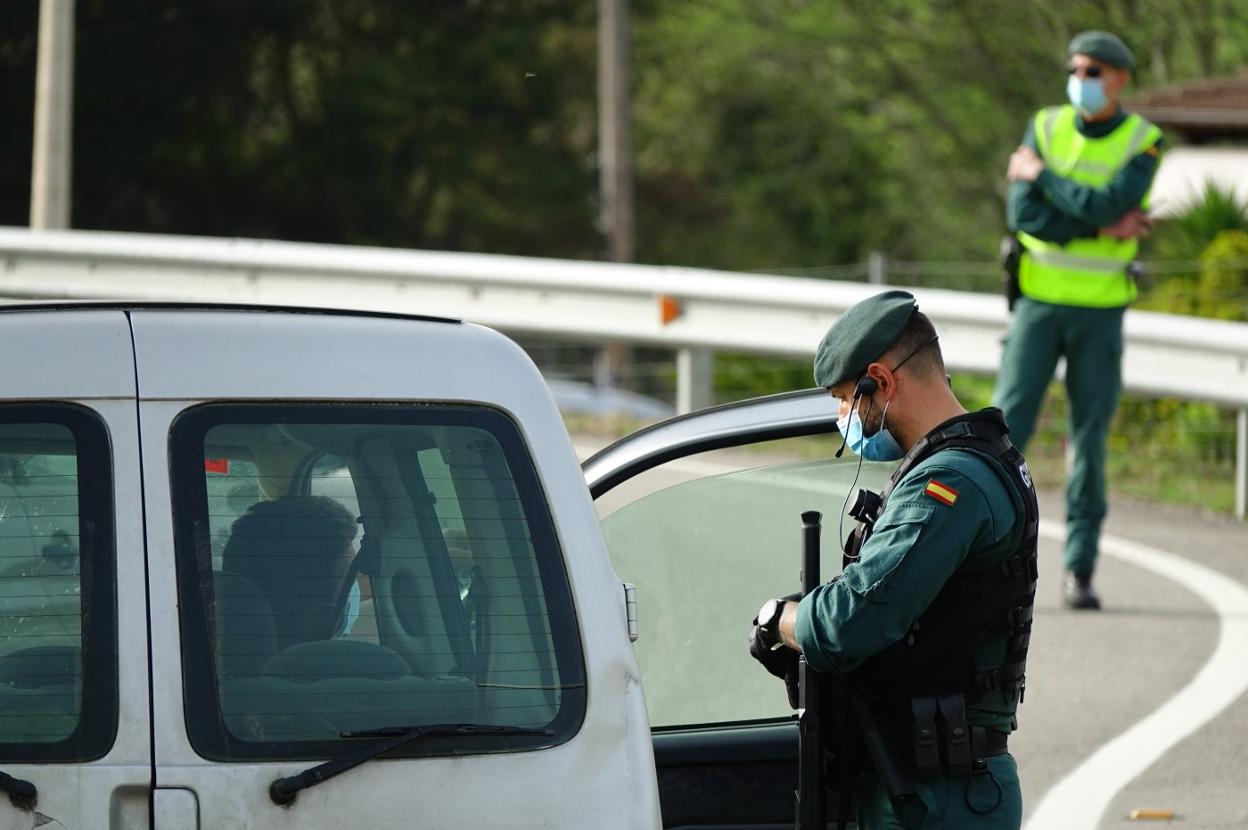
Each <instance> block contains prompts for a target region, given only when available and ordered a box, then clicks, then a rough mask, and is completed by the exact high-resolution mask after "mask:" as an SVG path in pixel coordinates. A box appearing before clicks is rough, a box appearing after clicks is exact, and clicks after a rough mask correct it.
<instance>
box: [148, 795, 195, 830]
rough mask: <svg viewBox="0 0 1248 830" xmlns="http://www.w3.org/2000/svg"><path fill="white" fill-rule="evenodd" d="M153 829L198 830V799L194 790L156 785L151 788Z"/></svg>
mask: <svg viewBox="0 0 1248 830" xmlns="http://www.w3.org/2000/svg"><path fill="white" fill-rule="evenodd" d="M152 828H153V830H199V799H198V798H196V797H195V791H194V790H188V789H185V788H183V787H157V788H156V789H154V790H152Z"/></svg>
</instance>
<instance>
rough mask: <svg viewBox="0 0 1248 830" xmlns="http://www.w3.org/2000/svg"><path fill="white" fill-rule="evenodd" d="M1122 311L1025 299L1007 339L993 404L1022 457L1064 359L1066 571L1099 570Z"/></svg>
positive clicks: (1118, 380)
mask: <svg viewBox="0 0 1248 830" xmlns="http://www.w3.org/2000/svg"><path fill="white" fill-rule="evenodd" d="M1125 310H1126V309H1123V308H1078V307H1075V306H1062V305H1051V304H1049V303H1041V302H1037V301H1035V300H1031V299H1028V298H1026V297H1023V298H1021V299H1019V300H1018V302H1017V303H1015V305H1014V318H1013V320H1011V322H1010V328H1009V331H1007V332H1006V336H1005V350H1004V353H1003V354H1002V357H1001V372H1000V374H999V375H998V377H997V388H996V393H995V394H994V395H993V399H994V400H993V403H994V405H996V406H999V407H1000V408H1001V410H1002V412H1003V413H1004V414H1005V422H1006V424H1007V425H1008V426H1009V428H1010V440H1011V441H1013V442H1014V445H1015V446H1016V447H1018V448H1019V450H1020V451H1023V452H1026V447H1027V442H1028V440H1030V438H1031V435H1032V432H1033V431H1034V430H1035V426H1036V415H1037V413H1038V412H1039V410H1040V404H1041V403H1042V402H1043V400H1044V393H1045V390H1046V389H1047V388H1048V385H1049V381H1050V380H1052V378H1053V371H1054V369H1055V368H1056V366H1057V360H1058V358H1060V357H1064V358H1066V392H1067V396H1068V398H1069V399H1070V449H1071V450H1073V453H1074V463H1073V465H1072V466H1071V468H1070V471H1069V475H1068V477H1067V479H1066V550H1065V556H1064V558H1065V564H1066V570H1068V571H1074V572H1075V573H1081V574H1088V575H1091V573H1092V572H1093V570H1095V567H1096V555H1097V548H1098V546H1099V544H1100V538H1101V522H1102V521H1103V520H1104V518H1105V512H1106V510H1107V508H1108V504H1107V500H1106V497H1105V444H1106V440H1107V438H1108V435H1109V423H1110V421H1111V420H1112V419H1113V417H1114V411H1115V410H1116V409H1117V408H1118V395H1119V393H1120V392H1121V391H1122V317H1123V313H1124V311H1125Z"/></svg>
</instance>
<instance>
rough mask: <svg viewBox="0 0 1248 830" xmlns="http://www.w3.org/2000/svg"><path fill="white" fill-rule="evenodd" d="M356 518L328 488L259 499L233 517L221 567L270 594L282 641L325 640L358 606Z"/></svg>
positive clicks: (347, 624)
mask: <svg viewBox="0 0 1248 830" xmlns="http://www.w3.org/2000/svg"><path fill="white" fill-rule="evenodd" d="M356 529H357V526H356V521H355V517H353V516H352V515H351V514H350V513H349V512H347V510H346V508H344V507H343V506H342V505H341V504H339V503H338V502H337V501H335V500H333V499H331V498H327V497H325V496H283V497H281V498H278V499H273V500H271V501H259V502H256V503H255V504H253V505H252V506H251V507H250V508H249V509H248V511H247V512H246V513H245V514H243V515H242V516H239V517H238V519H237V520H235V522H234V525H233V527H232V528H231V530H230V538H229V541H227V542H226V544H225V548H224V550H223V552H222V561H223V570H224V571H225V572H226V573H230V574H235V575H237V576H242V577H246V578H247V579H248V580H249V581H250V582H251V583H252V585H254V586H255V588H256V589H257V590H258V591H259V593H260V594H261V595H263V596H264V598H265V599H266V600H267V601H268V604H269V609H270V610H271V611H272V614H273V623H274V628H275V631H276V635H277V648H278V649H279V650H280V649H284V648H287V647H289V646H292V645H297V644H299V643H304V642H308V641H311V640H327V639H330V638H332V637H335V636H337V635H338V634H341V633H343V632H344V631H347V630H349V629H350V627H351V624H352V622H353V619H352V616H353V615H352V608H354V609H355V615H358V614H359V607H360V593H359V587H358V585H357V584H355V582H356V580H355V579H354V569H353V568H352V563H353V562H354V560H355V547H354V545H353V544H352V543H353V541H354V539H355V533H356Z"/></svg>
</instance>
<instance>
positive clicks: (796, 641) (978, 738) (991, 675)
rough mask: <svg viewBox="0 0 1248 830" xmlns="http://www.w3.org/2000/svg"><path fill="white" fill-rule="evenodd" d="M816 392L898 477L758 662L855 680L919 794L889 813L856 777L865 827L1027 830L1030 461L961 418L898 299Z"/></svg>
mask: <svg viewBox="0 0 1248 830" xmlns="http://www.w3.org/2000/svg"><path fill="white" fill-rule="evenodd" d="M815 381H816V383H818V384H819V385H820V386H823V387H825V388H827V389H828V390H829V392H830V393H831V395H832V396H833V397H834V398H835V399H837V400H838V401H839V402H840V406H841V412H840V414H841V416H842V417H841V432H842V434H843V435H844V436H845V439H846V441H847V443H848V445H849V447H850V448H851V449H853V450H854V451H855V452H857V453H858V454H859V455H860V456H861V457H865V458H870V459H875V460H900V461H901V463H900V464H899V465H898V467H897V470H896V471H895V472H894V474H893V476H892V478H891V479H890V481H889V484H888V486H887V488H886V489H885V490H884V492H883V493H882V503H881V505H880V507H879V508H878V510H876V511H875V514H874V515H871V516H869V517H868V520H867V521H865V522H864V523H863V524H862V525H861V526H860V527H859V528H858V529H857V530H856V531H855V533H854V534H853V535H852V536H851V542H850V545H849V546H848V547H847V551H846V552H847V556H846V560H845V565H844V568H843V570H842V573H841V575H840V576H839V577H837V578H836V579H834V580H833V581H832V582H830V583H828V584H826V585H823V586H820V587H819V588H818V589H816V590H814V591H813V592H811V593H810V594H808V595H807V596H806V597H804V598H802V599H801V600H800V602H795V601H792V598H786V599H787V600H788V601H769V602H768V603H766V604H765V605H764V609H767V610H764V611H760V617H759V618H756V620H755V625H754V628H753V630H752V631H751V646H750V651H751V654H752V655H753V656H754V657H755V658H756V659H758V660H759V661H760V662H761V663H763V665H764V666H765V667H766V668H767V669H768V670H769V671H771V672H772V673H773V674H775V675H777V676H785V675H786V674H790V677H789V678H787V679H790V680H791V672H792V664H793V663H794V662H795V661H796V659H797V652H799V651H800V652H801V653H802V654H803V655H805V658H806V661H807V663H808V665H809V666H810V667H811V668H813V669H815V670H816V671H819V672H823V673H836V674H841V675H848V682H849V683H850V684H851V687H852V688H853V689H854V690H855V691H856V692H860V693H861V694H862V696H863V697H864V698H865V700H867V701H868V703H869V704H870V709H871V710H872V712H873V713H874V718H875V719H876V720H877V721H878V723H879V724H880V725H881V726H882V727H883V728H884V731H885V734H886V735H887V736H888V740H889V745H890V748H891V753H890V754H892V755H893V756H894V757H895V758H896V760H897V762H898V763H899V764H900V765H902V766H903V767H904V768H906V769H907V770H908V771H909V772H911V773H912V774H913V776H914V783H915V788H914V789H915V792H914V793H911V794H909V795H908V796H904V797H900V798H896V799H894V798H892V797H890V794H889V793H888V792H887V791H886V788H885V786H884V784H883V782H882V779H881V776H880V775H879V774H878V773H877V772H876V771H875V770H873V769H871V768H867V769H864V770H862V772H861V775H860V777H859V778H858V783H857V788H856V789H857V801H858V823H859V824H858V826H859V827H860V828H864V830H872V829H873V828H881V827H889V828H894V827H906V828H920V827H921V828H936V827H992V828H998V827H1000V828H1017V827H1019V825H1020V822H1021V820H1022V795H1021V792H1020V789H1019V780H1018V768H1017V765H1016V763H1015V761H1014V758H1013V757H1012V756H1011V755H1010V754H1009V753H1008V751H1007V747H1006V742H1007V736H1008V734H1009V733H1010V732H1011V731H1012V730H1013V729H1014V728H1015V724H1016V720H1015V710H1016V709H1017V707H1018V704H1019V702H1020V701H1021V700H1022V693H1023V685H1024V678H1025V661H1026V652H1027V644H1028V639H1029V636H1030V630H1031V610H1032V603H1033V600H1034V595H1035V574H1036V567H1035V556H1036V539H1037V523H1038V515H1037V509H1036V501H1035V491H1034V490H1033V488H1032V486H1031V477H1030V474H1029V472H1028V470H1027V466H1026V462H1025V461H1024V460H1023V458H1022V455H1021V454H1019V452H1018V451H1017V450H1016V449H1014V448H1013V446H1012V445H1011V444H1010V442H1009V440H1008V438H1006V432H1007V430H1006V427H1005V423H1004V421H1003V419H1002V418H1001V413H1000V412H999V411H998V410H995V409H986V410H983V411H981V412H976V413H968V412H967V411H966V410H965V409H964V408H963V407H962V406H961V404H960V403H959V402H958V400H957V398H956V397H955V396H954V394H953V391H952V390H951V389H950V387H949V383H948V379H947V376H946V374H945V367H944V360H943V358H942V356H941V352H940V346H939V343H938V337H937V335H936V332H935V330H934V329H933V327H932V324H931V322H930V321H929V320H928V318H927V317H926V316H925V315H924V314H922V313H921V312H919V310H918V305H917V303H916V302H915V299H914V297H913V296H912V295H910V294H909V293H907V292H905V291H899V290H892V291H886V292H884V293H882V294H878V295H876V296H873V297H870V298H868V299H866V300H863V301H862V302H860V303H858V304H857V305H855V306H853V307H852V308H850V309H849V310H847V311H846V312H845V313H844V314H843V315H841V317H840V318H839V319H838V320H837V321H836V323H835V324H833V326H832V327H831V328H830V329H829V331H828V333H827V334H826V336H825V337H824V339H823V341H822V342H821V343H820V345H819V349H818V352H817V354H816V357H815ZM763 617H767V618H765V619H764V618H763ZM786 646H787V648H786ZM860 725H861V724H860Z"/></svg>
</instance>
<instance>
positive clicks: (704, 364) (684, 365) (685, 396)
mask: <svg viewBox="0 0 1248 830" xmlns="http://www.w3.org/2000/svg"><path fill="white" fill-rule="evenodd" d="M714 380H715V352H713V351H711V350H710V349H701V348H695V347H692V346H686V347H684V348H682V349H678V350H677V351H676V412H677V414H679V415H683V414H684V413H686V412H693V411H694V410H695V409H705V408H706V407H708V406H710V405H711V387H712V386H713V385H714Z"/></svg>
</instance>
